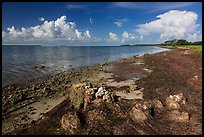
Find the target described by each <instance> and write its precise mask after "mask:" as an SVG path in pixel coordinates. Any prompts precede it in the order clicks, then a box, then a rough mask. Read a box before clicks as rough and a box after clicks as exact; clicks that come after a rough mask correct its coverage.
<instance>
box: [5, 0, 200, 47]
mask: <svg viewBox="0 0 204 137" xmlns="http://www.w3.org/2000/svg"><path fill="white" fill-rule="evenodd" d="M171 39H186V40H188V41H191V42H194V41H201V40H202V2H3V3H2V44H40V45H45V46H56V45H66V46H84V45H86V46H118V45H123V44H142V43H143V44H155V43H163V42H165V41H166V40H171Z"/></svg>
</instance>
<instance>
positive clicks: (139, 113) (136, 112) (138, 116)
mask: <svg viewBox="0 0 204 137" xmlns="http://www.w3.org/2000/svg"><path fill="white" fill-rule="evenodd" d="M130 116H131V118H132V120H133V121H135V122H144V121H145V120H146V119H147V116H146V114H145V112H144V111H143V110H142V105H141V104H136V106H135V107H133V108H132V111H131V112H130Z"/></svg>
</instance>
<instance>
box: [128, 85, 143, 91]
mask: <svg viewBox="0 0 204 137" xmlns="http://www.w3.org/2000/svg"><path fill="white" fill-rule="evenodd" d="M129 89H130V91H136V90H139V89H140V88H139V87H138V86H137V85H136V84H131V85H130V86H129Z"/></svg>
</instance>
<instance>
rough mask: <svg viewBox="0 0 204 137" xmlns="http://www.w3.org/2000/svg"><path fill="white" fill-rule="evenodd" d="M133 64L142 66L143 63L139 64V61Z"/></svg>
mask: <svg viewBox="0 0 204 137" xmlns="http://www.w3.org/2000/svg"><path fill="white" fill-rule="evenodd" d="M133 64H135V65H143V64H144V63H143V62H141V61H139V62H135V63H133Z"/></svg>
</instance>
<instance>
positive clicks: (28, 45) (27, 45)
mask: <svg viewBox="0 0 204 137" xmlns="http://www.w3.org/2000/svg"><path fill="white" fill-rule="evenodd" d="M2 46H3V47H42V46H41V45H35V44H26V45H23V44H22V45H17V44H13V45H10V44H9V45H2Z"/></svg>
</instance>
